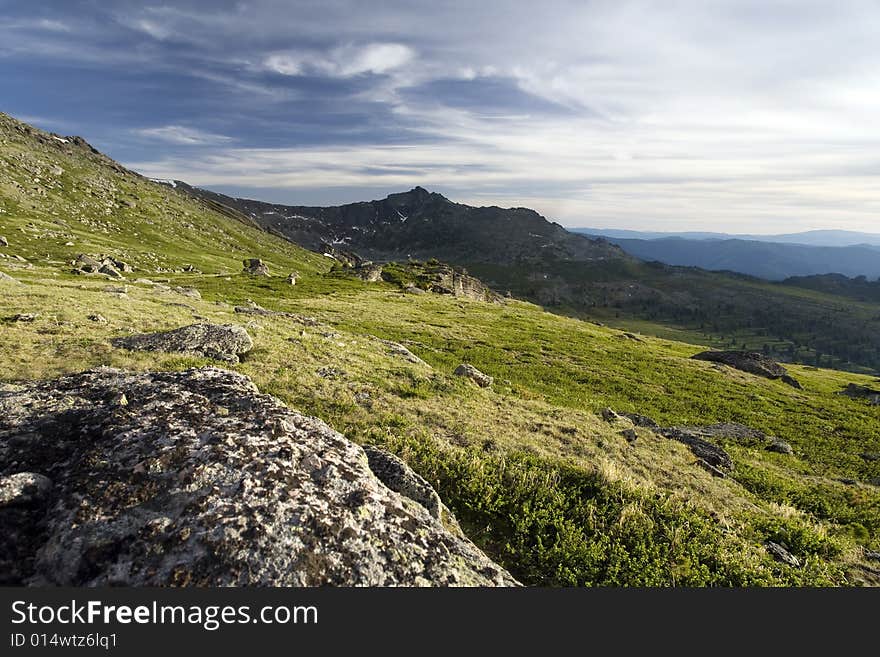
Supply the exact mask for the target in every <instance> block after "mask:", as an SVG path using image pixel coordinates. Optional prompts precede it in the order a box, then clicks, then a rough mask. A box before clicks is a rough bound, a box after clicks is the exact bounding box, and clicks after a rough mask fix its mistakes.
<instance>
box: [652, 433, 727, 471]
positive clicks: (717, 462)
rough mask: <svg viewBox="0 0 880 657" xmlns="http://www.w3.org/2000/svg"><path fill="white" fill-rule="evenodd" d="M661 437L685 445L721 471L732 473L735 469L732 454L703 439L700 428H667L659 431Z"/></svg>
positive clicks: (695, 454)
mask: <svg viewBox="0 0 880 657" xmlns="http://www.w3.org/2000/svg"><path fill="white" fill-rule="evenodd" d="M657 433H659V434H660V435H661V436H664V437H666V438H670V439H672V440H677V441H679V442H682V443H684V444H685V445H687V446H688V448H689V449H690V450H691V452H693V454H694V456H696V457H697V458H698V459H701V460H703V461H705V462H706V463H707V464H709V465H711V466H713V467H715V468H718V469H719V470H724V471H730V470H732V469H733V460H732V459H731V458H730V454H728V453H727V452H726V451H724V450H723V449H722V448H721V447H719V446H718V445H713V444H712V443H710V442H709V441H707V440H704V439H703V437H702V436H703V435H705V434H701V432H700V431H699V428H697V429H695V428H694V427H666V428H661V429H659V430H658V431H657Z"/></svg>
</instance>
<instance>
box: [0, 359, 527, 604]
mask: <svg viewBox="0 0 880 657" xmlns="http://www.w3.org/2000/svg"><path fill="white" fill-rule="evenodd" d="M120 390H125V394H126V396H127V398H128V405H127V406H125V407H119V406H117V405H115V404H113V403H111V402H109V401H108V400H109V399H110V397H111V395H112V394H114V393H116V392H118V391H120ZM221 408H222V409H225V410H226V412H225V413H221V412H220V411H219V409H221ZM23 436H30V437H31V439H29V440H22V439H21V438H22V437H23ZM13 445H15V447H13ZM13 459H15V460H16V461H18V462H19V464H20V468H21V469H22V470H28V469H33V468H34V467H37V466H38V467H48V468H50V469H51V472H52V481H53V487H52V489H51V491H50V492H49V494H48V497H47V498H46V499H45V501H44V504H43V505H41V508H39V509H32V508H28V507H21V508H19V507H6V508H3V509H0V583H2V584H3V585H6V586H22V585H37V586H39V585H43V586H46V585H53V586H107V585H124V586H285V587H287V586H297V587H301V586H328V585H329V586H419V585H422V586H426V585H438V586H451V585H464V586H491V585H517V584H518V583H517V582H516V580H514V579H513V577H511V576H510V575H509V574H508V573H507V572H506V571H505V570H504V569H502V568H501V567H500V566H498V565H497V564H495V563H493V562H492V561H491V560H489V559H488V558H487V557H486V556H485V555H484V554H483V553H482V552H481V551H480V550H479V549H478V548H476V547H475V546H474V545H473V544H472V543H471V542H470V541H468V540H467V539H466V538H463V537H460V536H456V535H455V534H453V533H452V532H450V531H448V530H447V529H446V528H445V527H444V526H443V525H442V524H441V523H440V522H439V521H438V520H437V517H436V508H437V504H438V500H437V498H436V497H435V496H434V495H432V494H431V492H430V491H431V489H430V486H427V487H422V486H421V485H420V483H421V482H419V480H418V479H416V477H417V476H413V477H410V476H408V475H407V473H406V470H403V469H402V468H399V466H396V465H395V464H394V462H393V458H389V457H388V456H381V455H378V456H377V455H376V453H375V452H373V458H372V463H371V459H370V457H368V456H367V455H366V454H365V452H364V450H363V449H361V448H360V447H359V446H357V445H356V444H354V443H352V442H350V441H348V440H346V439H345V437H344V436H342V435H340V434H338V433H336V432H335V431H333V430H332V429H330V428H329V427H328V426H327V425H326V424H324V423H323V422H321V421H320V420H317V419H315V418H310V417H306V416H304V415H301V414H299V413H297V412H295V411H292V410H290V409H288V408H287V407H285V406H284V405H283V404H282V403H281V402H280V401H279V400H277V399H275V398H273V397H271V396H269V395H263V394H260V393H259V392H258V390H257V389H256V387H255V386H254V385H253V383H251V381H250V380H249V379H248V378H247V377H245V376H242V375H240V374H237V373H234V372H229V371H225V370H221V369H216V368H204V369H196V370H188V371H185V372H158V373H127V372H123V371H120V370H113V369H110V368H102V369H98V370H93V371H90V372H84V373H81V374H76V375H72V376H67V377H63V378H61V379H57V380H55V381H47V382H33V383H29V384H27V385H26V386H24V387H23V389H21V390H19V391H16V392H3V393H0V468H4V469H5V468H8V467H9V464H10V462H11V461H12V460H13ZM371 465H373V467H375V469H376V470H378V471H379V472H381V473H382V476H383V477H385V478H386V479H387V480H388V481H390V482H399V483H394V485H395V486H397V487H400V488H401V489H402V490H406V491H407V494H408V495H412V496H413V497H418V498H422V499H423V500H424V502H423V503H424V505H425V506H423V505H422V503H416V502H414V501H413V500H412V499H410V498H408V497H405V496H404V495H401V494H400V493H397V492H394V491H393V490H391V489H390V488H389V487H388V486H387V485H385V484H383V483H381V482H380V480H379V478H377V476H376V475H375V474H374V473H373V471H372V470H371V467H370V466H371ZM404 467H405V466H404ZM2 471H3V470H0V472H2ZM426 506H429V507H432V508H433V510H434V512H433V513H432V512H429V510H428V509H427V508H426Z"/></svg>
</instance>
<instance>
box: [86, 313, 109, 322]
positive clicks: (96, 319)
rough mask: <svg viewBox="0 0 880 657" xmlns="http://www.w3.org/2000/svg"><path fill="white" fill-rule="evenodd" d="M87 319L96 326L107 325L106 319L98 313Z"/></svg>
mask: <svg viewBox="0 0 880 657" xmlns="http://www.w3.org/2000/svg"><path fill="white" fill-rule="evenodd" d="M88 319H89V320H90V321H92V322H97V323H98V324H106V323H107V318H106V317H104V315H101V314H100V313H93V314H91V315H89V317H88Z"/></svg>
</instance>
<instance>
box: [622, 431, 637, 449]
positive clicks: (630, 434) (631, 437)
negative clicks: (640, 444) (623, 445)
mask: <svg viewBox="0 0 880 657" xmlns="http://www.w3.org/2000/svg"><path fill="white" fill-rule="evenodd" d="M620 435H621V436H623V437H624V438H625V439H626V442H628V443H629V444H630V445H632V444H633V443H634V442H636V441H637V440H638V439H639V435H638V434H637V433H636V430H635V429H624V430H623V431H621V432H620Z"/></svg>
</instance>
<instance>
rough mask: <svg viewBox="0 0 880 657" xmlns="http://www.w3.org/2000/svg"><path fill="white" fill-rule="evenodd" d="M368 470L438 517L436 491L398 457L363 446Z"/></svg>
mask: <svg viewBox="0 0 880 657" xmlns="http://www.w3.org/2000/svg"><path fill="white" fill-rule="evenodd" d="M364 452H366V454H367V461H368V462H369V464H370V470H372V471H373V474H374V475H376V477H378V478H379V481H381V482H382V483H383V484H385V485H386V486H388V488H390V489H391V490H393V491H394V492H395V493H400V494H401V495H403V496H404V497H408V498H409V499H411V500H412V501H413V502H418V503H419V504H421V505H422V506H423V507H425V509H427V511H428V513H430V514H431V516H432V517H433V518H436V519H438V520H439V519H440V510H441V508H442V506H443V505H442V503H441V501H440V496H439V495H438V494H437V491H435V490H434V488H433V487H432V486H431V484H429V483H428V482H427V481H425V479H424V478H423V477H421V476H419V475H418V474H416V473H415V472H413V470H412V469H411V468H410V467H409V466H408V465H407V464H406V463H405V462H404V461H403V460H402V459H401V458H399V457H397V456H395V455H394V454H390V453H389V452H386V451H385V450H383V449H379V448H378V447H373V446H371V445H365V446H364Z"/></svg>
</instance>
